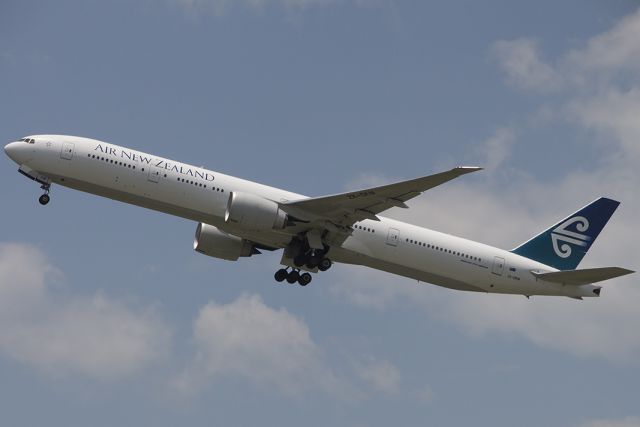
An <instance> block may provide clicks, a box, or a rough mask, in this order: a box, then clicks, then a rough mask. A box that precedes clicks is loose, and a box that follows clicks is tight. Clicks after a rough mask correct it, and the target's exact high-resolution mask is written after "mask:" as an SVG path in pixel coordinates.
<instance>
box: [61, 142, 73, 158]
mask: <svg viewBox="0 0 640 427" xmlns="http://www.w3.org/2000/svg"><path fill="white" fill-rule="evenodd" d="M74 148H75V147H74V145H73V144H72V143H71V142H65V143H63V144H62V151H61V152H60V158H61V159H64V160H71V159H72V158H73V151H74Z"/></svg>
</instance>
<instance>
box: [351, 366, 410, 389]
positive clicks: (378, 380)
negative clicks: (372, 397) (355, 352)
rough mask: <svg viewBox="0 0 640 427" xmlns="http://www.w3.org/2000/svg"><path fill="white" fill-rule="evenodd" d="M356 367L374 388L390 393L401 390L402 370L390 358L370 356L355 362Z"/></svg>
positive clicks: (361, 376) (357, 371) (358, 372)
mask: <svg viewBox="0 0 640 427" xmlns="http://www.w3.org/2000/svg"><path fill="white" fill-rule="evenodd" d="M354 368H355V371H356V374H358V376H359V377H360V378H361V379H362V380H364V381H366V382H367V383H369V384H370V385H371V386H372V387H373V389H374V390H376V391H381V392H383V393H388V394H396V393H398V392H399V391H400V382H401V375H400V371H399V370H398V368H396V367H395V365H393V364H392V363H391V362H389V361H388V360H376V359H374V358H372V357H369V358H367V359H366V360H363V361H360V362H358V363H355V364H354Z"/></svg>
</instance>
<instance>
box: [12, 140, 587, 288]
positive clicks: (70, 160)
mask: <svg viewBox="0 0 640 427" xmlns="http://www.w3.org/2000/svg"><path fill="white" fill-rule="evenodd" d="M32 138H34V139H35V141H36V143H34V144H30V146H29V147H28V150H29V151H28V152H25V153H22V154H21V156H22V158H21V159H20V162H19V163H20V164H21V169H22V170H23V171H27V172H29V171H31V173H32V174H34V173H35V172H34V171H37V173H39V174H41V175H43V176H45V177H48V179H50V180H51V181H52V182H54V183H57V184H60V185H63V186H66V187H70V188H74V189H77V190H81V191H85V192H88V193H93V194H97V195H100V196H104V197H109V198H111V199H114V200H119V201H122V202H126V203H131V204H135V205H138V206H142V207H145V208H149V209H154V210H157V211H161V212H165V213H168V214H171V215H176V216H180V217H183V218H186V219H189V220H193V221H197V222H202V223H206V224H210V225H214V226H216V227H218V228H219V229H221V230H224V231H226V232H228V233H231V234H234V235H236V236H239V237H242V238H244V239H247V240H250V241H252V242H256V243H259V244H262V245H265V246H269V247H277V248H284V247H286V246H287V244H288V243H289V242H290V241H291V238H292V233H291V232H288V231H287V229H286V228H285V229H283V230H278V231H276V230H270V231H267V232H256V231H251V232H249V231H246V230H243V229H242V228H239V227H237V226H231V225H229V224H228V223H226V222H225V212H226V209H227V203H228V199H229V194H230V193H231V192H243V193H250V194H255V195H258V196H260V197H263V198H266V199H270V200H273V201H275V202H278V203H283V202H288V201H295V200H302V199H306V198H307V197H305V196H302V195H300V194H295V193H291V192H289V191H285V190H281V189H277V188H273V187H269V186H266V185H262V184H258V183H255V182H251V181H247V180H243V179H239V178H235V177H232V176H229V175H224V174H221V173H218V172H214V171H210V170H207V169H203V168H201V167H196V166H193V165H188V164H185V163H180V162H176V161H173V160H169V159H165V158H162V157H158V156H155V155H151V154H146V153H142V152H139V151H136V150H132V149H129V148H124V147H120V146H117V145H114V144H109V143H105V142H101V141H97V140H94V139H88V138H80V137H72V136H61V135H37V136H34V137H32ZM14 160H15V159H14ZM330 255H331V259H332V260H334V261H337V262H344V263H350V264H359V265H365V266H369V267H371V268H375V269H379V270H383V271H387V272H390V273H394V274H398V275H402V276H405V277H410V278H413V279H416V280H419V281H422V282H428V283H432V284H436V285H440V286H444V287H448V288H453V289H460V290H469V291H480V292H491V293H506V294H522V295H561V296H570V297H581V296H594V294H593V292H592V291H593V289H595V288H596V287H595V286H592V285H587V286H570V285H560V284H556V283H550V282H545V281H541V280H538V279H536V277H535V276H534V275H533V274H531V271H532V270H535V271H546V272H551V271H556V270H555V269H554V268H551V267H549V266H546V265H544V264H540V263H538V262H535V261H533V260H530V259H528V258H524V257H521V256H519V255H516V254H513V253H511V252H509V251H505V250H502V249H498V248H495V247H491V246H488V245H484V244H481V243H477V242H473V241H470V240H466V239H462V238H459V237H455V236H451V235H448V234H444V233H439V232H437V231H433V230H429V229H427V228H422V227H418V226H415V225H411V224H407V223H404V222H400V221H396V220H392V219H388V218H384V217H380V221H373V220H364V221H361V222H359V223H357V224H355V225H354V228H353V232H352V234H351V235H350V236H349V237H347V238H346V240H344V241H343V242H342V243H341V245H339V246H338V247H335V246H333V247H331V250H330Z"/></svg>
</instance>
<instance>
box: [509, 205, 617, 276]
mask: <svg viewBox="0 0 640 427" xmlns="http://www.w3.org/2000/svg"><path fill="white" fill-rule="evenodd" d="M619 204H620V202H617V201H615V200H611V199H607V198H606V197H601V198H599V199H598V200H595V201H594V202H592V203H590V204H588V205H587V206H585V207H584V208H582V209H580V210H579V211H578V212H576V213H574V214H572V215H570V216H568V217H567V218H565V219H563V220H562V221H560V222H559V223H557V224H555V225H554V226H553V227H551V228H549V229H548V230H546V231H543V232H542V233H540V234H538V235H537V236H536V237H534V238H532V239H530V240H528V241H526V242H525V243H523V244H521V245H520V246H518V247H517V248H515V249H513V250H512V251H511V252H513V253H515V254H518V255H521V256H523V257H527V258H529V259H532V260H534V261H538V262H541V263H542V264H546V265H549V266H551V267H554V268H557V269H558V270H574V269H575V268H576V267H577V266H578V264H579V263H580V261H582V258H583V257H584V255H585V254H586V253H587V251H588V250H589V248H590V247H591V245H592V244H593V242H594V241H595V240H596V237H598V234H600V232H601V231H602V229H603V228H604V226H605V225H606V224H607V222H608V221H609V218H611V215H613V213H614V212H615V210H616V208H617V207H618V205H619Z"/></svg>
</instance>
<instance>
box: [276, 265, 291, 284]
mask: <svg viewBox="0 0 640 427" xmlns="http://www.w3.org/2000/svg"><path fill="white" fill-rule="evenodd" d="M288 275H289V272H288V271H287V270H285V269H284V268H281V269H280V270H278V271H276V274H274V276H273V278H274V279H276V282H283V281H284V279H286V278H287V276H288Z"/></svg>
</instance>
